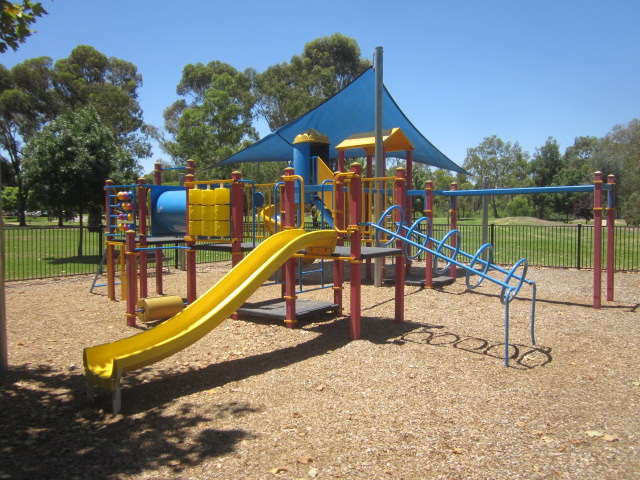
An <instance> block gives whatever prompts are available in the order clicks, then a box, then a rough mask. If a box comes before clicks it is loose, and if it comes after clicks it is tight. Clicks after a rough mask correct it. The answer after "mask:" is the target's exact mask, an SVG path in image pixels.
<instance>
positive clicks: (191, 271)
mask: <svg viewBox="0 0 640 480" xmlns="http://www.w3.org/2000/svg"><path fill="white" fill-rule="evenodd" d="M184 180H185V184H186V189H185V194H186V197H185V202H186V203H185V205H187V208H186V209H185V210H186V212H185V215H186V222H187V232H186V233H187V235H186V236H185V238H184V239H185V245H186V247H187V248H188V250H186V252H187V253H186V260H187V303H189V304H191V303H193V302H195V301H196V298H197V296H198V294H197V280H196V251H195V250H194V249H193V247H194V246H195V244H196V242H195V237H194V236H193V235H191V232H190V231H189V191H190V190H192V189H193V184H192V183H190V182H194V181H195V176H194V175H192V174H188V175H185V177H184Z"/></svg>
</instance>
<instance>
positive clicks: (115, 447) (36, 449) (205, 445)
mask: <svg viewBox="0 0 640 480" xmlns="http://www.w3.org/2000/svg"><path fill="white" fill-rule="evenodd" d="M0 378H1V380H2V387H1V388H0V391H1V393H2V395H1V396H0V415H1V418H2V420H1V422H2V429H0V450H1V451H2V455H0V475H1V476H2V478H11V479H30V480H33V479H49V478H65V479H86V478H91V479H94V480H96V479H97V480H102V479H105V480H106V479H113V478H119V477H120V475H131V474H136V473H139V472H142V471H147V470H154V469H157V468H159V467H161V466H168V467H169V468H171V469H173V470H174V471H175V473H176V474H179V472H181V471H182V470H183V469H184V468H188V467H190V466H193V465H196V464H199V463H201V462H203V461H204V460H206V459H210V458H212V457H217V456H220V455H224V454H226V453H228V452H230V451H233V450H234V448H235V445H236V444H237V443H238V442H239V441H240V440H242V439H243V438H244V437H246V436H248V435H249V434H248V433H247V432H245V431H242V430H216V429H212V428H205V429H204V430H202V432H200V433H199V435H198V436H197V437H196V438H195V440H194V439H193V438H191V439H190V441H189V443H188V444H187V443H183V439H184V438H186V437H187V436H188V432H189V431H190V430H192V429H193V427H195V426H197V425H199V424H202V423H205V422H207V423H209V422H210V420H211V419H210V418H208V417H206V416H203V415H201V414H199V413H197V412H191V411H189V410H188V409H182V411H180V413H179V414H177V415H168V414H167V413H166V412H163V411H161V410H160V409H154V408H153V407H152V406H149V405H147V409H146V411H144V412H142V413H141V415H139V416H137V417H136V418H130V417H125V416H122V415H118V416H111V415H105V413H104V412H103V411H101V410H100V411H99V410H97V409H94V408H87V407H86V396H85V395H86V393H85V386H84V376H83V375H81V374H78V373H69V374H65V373H60V372H56V371H54V370H52V369H48V368H46V367H38V368H34V367H26V366H21V367H11V368H10V370H9V372H8V373H6V374H4V375H2V376H1V377H0ZM160 383H164V382H160ZM234 409H236V407H234V406H228V412H227V414H229V415H233V414H235V410H234Z"/></svg>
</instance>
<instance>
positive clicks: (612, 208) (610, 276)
mask: <svg viewBox="0 0 640 480" xmlns="http://www.w3.org/2000/svg"><path fill="white" fill-rule="evenodd" d="M607 184H609V185H611V190H609V195H608V197H607V198H608V201H607V301H608V302H612V301H613V290H614V285H613V284H614V278H615V274H616V264H615V251H616V241H615V240H616V239H615V235H616V233H615V229H616V227H615V223H616V205H615V185H616V176H615V175H609V176H608V177H607Z"/></svg>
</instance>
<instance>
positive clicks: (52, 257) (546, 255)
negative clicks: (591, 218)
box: [5, 217, 640, 281]
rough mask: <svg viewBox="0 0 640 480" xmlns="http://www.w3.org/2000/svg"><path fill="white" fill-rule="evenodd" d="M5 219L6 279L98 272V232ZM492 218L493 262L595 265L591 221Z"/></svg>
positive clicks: (474, 229)
mask: <svg viewBox="0 0 640 480" xmlns="http://www.w3.org/2000/svg"><path fill="white" fill-rule="evenodd" d="M6 220H8V221H7V227H6V228H5V253H6V262H5V268H6V279H7V280H8V281H11V280H19V279H30V278H43V277H52V276H64V275H76V274H85V273H93V272H95V271H96V268H97V265H98V263H99V262H100V259H101V255H102V249H103V236H102V235H101V234H100V233H99V232H92V233H90V232H88V231H87V230H85V233H84V235H83V245H82V255H81V256H78V242H79V232H80V231H79V228H78V224H77V223H75V224H73V223H69V224H68V226H67V227H66V228H65V227H63V228H58V227H57V222H48V221H47V218H46V217H37V218H33V219H30V220H31V222H30V223H29V226H28V227H27V228H21V227H17V226H15V225H12V224H13V223H14V222H13V220H15V219H14V218H12V217H7V218H6ZM309 223H311V219H310V218H309ZM489 223H490V227H489V238H488V241H491V242H492V243H493V244H494V250H495V253H494V262H496V263H498V264H503V265H512V264H514V263H515V262H517V261H518V260H519V259H521V258H523V257H526V258H527V259H528V261H529V264H530V265H538V266H558V267H569V268H576V267H580V268H592V267H593V227H592V225H589V226H582V227H578V225H577V224H566V223H562V222H549V221H544V220H538V219H532V218H530V217H518V218H506V219H490V220H489ZM491 224H493V225H491ZM435 225H436V226H435V227H434V232H433V236H434V238H436V239H441V238H443V236H444V235H445V234H446V233H447V231H448V230H449V229H448V226H447V225H448V219H446V218H436V220H435ZM458 228H459V230H460V232H461V238H462V244H461V250H463V251H464V252H467V253H469V254H470V255H473V254H475V252H476V251H477V250H478V248H479V247H480V246H481V245H482V243H483V242H482V226H481V221H480V219H479V218H473V219H469V220H467V219H464V220H461V221H460V222H459V224H458ZM578 231H580V232H579V236H580V241H579V242H578ZM604 236H605V237H606V233H605V234H604ZM197 255H198V257H197V261H198V262H199V263H201V262H211V261H219V260H226V259H228V254H221V253H219V252H205V251H199V252H198V254H197ZM165 256H166V260H165V261H166V263H167V264H169V265H174V264H176V252H175V251H173V250H170V251H165ZM604 260H605V252H603V261H604ZM616 268H617V269H619V270H640V229H638V228H635V229H634V228H626V227H618V228H616Z"/></svg>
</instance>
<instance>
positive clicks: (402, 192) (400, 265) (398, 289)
mask: <svg viewBox="0 0 640 480" xmlns="http://www.w3.org/2000/svg"><path fill="white" fill-rule="evenodd" d="M406 175H407V172H406V170H405V169H404V168H397V169H396V185H395V188H396V201H397V202H398V206H399V207H400V208H399V209H398V210H397V211H396V222H398V223H401V222H402V213H403V212H404V213H406V208H407V205H406V202H407V177H406ZM396 248H399V249H401V250H403V251H404V242H402V240H400V239H397V240H396ZM395 273H396V275H395V321H396V322H404V281H405V276H406V275H405V273H406V263H405V258H404V256H403V255H400V256H398V257H396V272H395Z"/></svg>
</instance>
